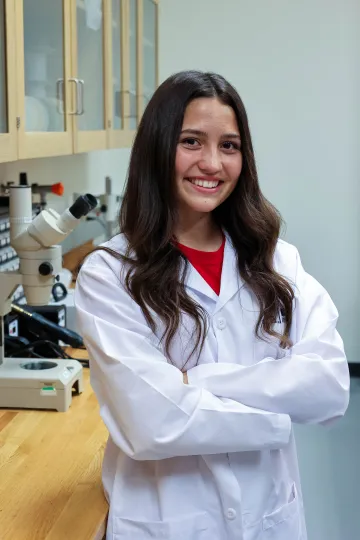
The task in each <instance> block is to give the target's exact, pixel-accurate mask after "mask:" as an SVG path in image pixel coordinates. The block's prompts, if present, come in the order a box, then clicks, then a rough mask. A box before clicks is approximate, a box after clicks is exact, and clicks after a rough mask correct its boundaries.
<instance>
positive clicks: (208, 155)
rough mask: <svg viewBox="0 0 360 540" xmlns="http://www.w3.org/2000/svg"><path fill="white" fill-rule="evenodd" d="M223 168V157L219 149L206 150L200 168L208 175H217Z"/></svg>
mask: <svg viewBox="0 0 360 540" xmlns="http://www.w3.org/2000/svg"><path fill="white" fill-rule="evenodd" d="M221 167H222V165H221V156H220V153H219V151H218V149H208V150H205V149H204V151H203V152H202V155H201V158H200V161H199V168H200V169H201V170H202V171H204V172H206V173H207V174H215V173H217V172H219V171H220V170H221Z"/></svg>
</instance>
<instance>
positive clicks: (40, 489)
mask: <svg viewBox="0 0 360 540" xmlns="http://www.w3.org/2000/svg"><path fill="white" fill-rule="evenodd" d="M70 354H72V355H73V356H74V357H77V358H80V354H81V355H82V357H83V358H86V351H77V350H76V351H71V352H70ZM106 439H107V430H106V428H105V426H104V424H103V422H102V420H101V418H100V416H99V407H98V404H97V401H96V398H95V395H94V393H93V391H92V389H91V387H90V382H89V370H88V369H87V368H84V392H83V393H82V394H80V395H78V396H74V397H73V400H72V404H71V406H70V408H69V410H68V411H67V412H64V413H62V412H52V411H32V410H10V409H0V539H1V540H101V539H102V538H103V536H104V534H105V528H106V518H107V512H108V505H107V502H106V500H105V497H104V494H103V490H102V483H101V464H102V459H103V452H104V447H105V443H106Z"/></svg>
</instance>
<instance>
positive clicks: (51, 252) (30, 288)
mask: <svg viewBox="0 0 360 540" xmlns="http://www.w3.org/2000/svg"><path fill="white" fill-rule="evenodd" d="M9 191H10V243H11V245H12V247H13V248H14V249H15V251H16V252H17V254H18V256H19V259H20V268H19V272H20V274H21V275H22V285H23V288H24V293H25V296H26V301H27V303H28V304H30V305H34V306H36V305H46V304H48V302H49V299H50V295H51V290H52V287H53V285H54V283H55V280H56V277H57V275H58V274H59V273H60V271H61V268H62V253H61V246H60V245H58V244H59V243H60V242H62V241H63V240H65V238H66V237H67V236H68V235H69V234H70V233H71V232H72V231H73V230H74V229H75V227H77V225H79V223H80V221H81V218H82V217H83V216H86V215H87V214H88V213H89V212H90V211H91V210H93V209H94V208H95V206H96V205H97V200H96V198H95V197H94V196H93V195H91V194H86V195H81V196H80V197H78V198H77V199H76V201H75V202H74V203H73V204H72V206H70V208H68V209H67V210H65V211H64V212H63V213H62V214H58V212H56V211H55V210H52V209H46V210H43V211H42V212H41V213H40V214H38V215H37V216H36V217H35V218H34V219H32V198H31V187H30V186H25V185H19V186H11V187H10V188H9Z"/></svg>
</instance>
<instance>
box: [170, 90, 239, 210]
mask: <svg viewBox="0 0 360 540" xmlns="http://www.w3.org/2000/svg"><path fill="white" fill-rule="evenodd" d="M240 146H241V141H240V133H239V128H238V125H237V121H236V116H235V113H234V111H233V109H232V108H231V107H229V106H228V105H224V104H223V103H222V102H221V101H219V100H218V99H217V98H198V99H194V100H193V101H192V102H191V103H189V105H188V107H187V109H186V111H185V116H184V122H183V126H182V131H181V134H180V139H179V143H178V146H177V150H176V162H175V170H176V190H177V199H178V204H179V210H180V211H181V213H182V215H183V216H184V217H185V216H187V215H189V213H191V214H194V213H199V214H204V213H208V212H211V211H212V210H214V209H215V208H216V207H217V206H219V205H220V204H221V203H222V202H223V201H224V200H225V199H227V197H229V195H230V194H231V192H232V191H233V190H234V188H235V186H236V184H237V182H238V179H239V176H240V173H241V168H242V154H241V151H240Z"/></svg>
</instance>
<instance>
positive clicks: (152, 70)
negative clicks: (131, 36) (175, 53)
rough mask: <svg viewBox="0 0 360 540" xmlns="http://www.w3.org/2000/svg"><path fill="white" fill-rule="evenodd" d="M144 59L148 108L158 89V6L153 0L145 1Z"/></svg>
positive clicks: (145, 99) (145, 102) (145, 95)
mask: <svg viewBox="0 0 360 540" xmlns="http://www.w3.org/2000/svg"><path fill="white" fill-rule="evenodd" d="M143 58H144V61H143V66H144V68H143V69H144V71H143V81H144V107H146V105H147V104H148V103H149V101H150V98H151V96H152V95H153V93H154V92H155V89H156V5H155V4H154V2H153V1H152V0H144V35H143Z"/></svg>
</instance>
